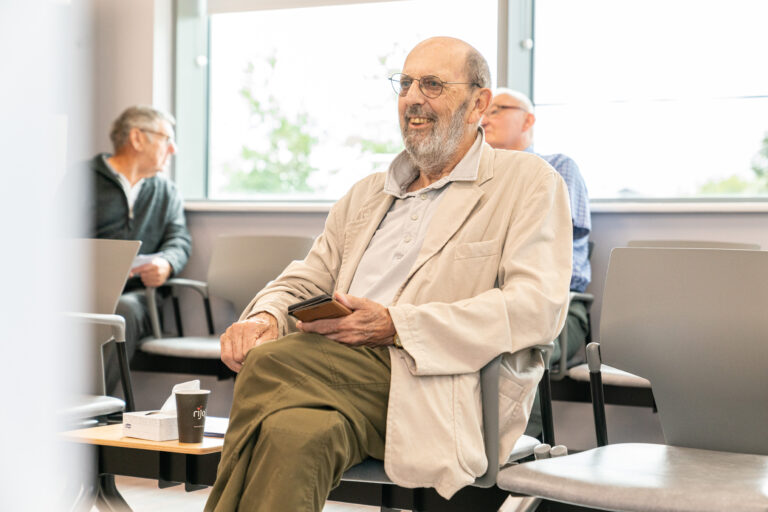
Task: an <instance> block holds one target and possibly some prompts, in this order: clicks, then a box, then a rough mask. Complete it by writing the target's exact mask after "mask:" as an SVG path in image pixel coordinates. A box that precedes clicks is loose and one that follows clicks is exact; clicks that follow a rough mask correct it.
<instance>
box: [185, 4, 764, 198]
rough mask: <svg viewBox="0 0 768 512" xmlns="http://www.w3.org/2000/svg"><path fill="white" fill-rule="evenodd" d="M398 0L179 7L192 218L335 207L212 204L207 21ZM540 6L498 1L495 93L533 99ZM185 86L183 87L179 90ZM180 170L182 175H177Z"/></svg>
mask: <svg viewBox="0 0 768 512" xmlns="http://www.w3.org/2000/svg"><path fill="white" fill-rule="evenodd" d="M389 1H395V0H207V2H206V1H205V0H175V14H176V15H175V20H174V22H175V29H174V31H173V33H174V37H175V41H174V46H175V55H174V58H175V66H174V67H175V77H174V84H175V90H174V91H173V97H174V106H175V108H174V111H175V113H176V119H177V130H176V131H177V140H178V143H179V147H181V148H184V149H183V151H181V152H180V153H179V154H178V155H176V162H175V170H177V172H174V177H175V178H176V182H177V184H178V186H179V188H180V190H181V191H182V194H183V195H184V197H185V198H186V201H185V204H186V209H187V210H189V211H248V212H325V211H328V210H329V209H330V207H331V205H332V204H333V203H334V202H335V201H334V200H316V201H312V200H309V201H307V200H295V201H285V200H275V201H271V200H264V199H258V200H257V199H253V200H219V199H211V198H209V197H208V192H209V191H208V182H209V179H208V178H209V176H208V173H209V169H208V167H209V158H208V143H209V137H208V129H209V128H208V121H209V119H208V111H209V103H208V102H209V98H208V92H209V83H210V77H209V73H210V67H209V66H208V62H209V58H210V39H209V28H210V22H209V15H210V14H215V13H224V12H245V11H254V10H265V9H278V8H298V7H312V6H330V5H340V4H355V3H368V2H389ZM535 7H536V0H498V23H497V38H498V49H497V54H498V60H497V70H498V73H497V75H498V79H497V80H498V84H497V85H498V86H499V87H509V88H512V89H516V90H519V91H522V92H524V93H525V94H527V95H528V96H529V97H531V99H534V98H533V96H532V94H533V79H534V78H533V62H534V60H533V52H534V51H535V44H534V42H535V34H534V20H535ZM182 83H183V84H184V87H179V84H182ZM179 169H183V171H182V172H178V170H179ZM590 202H591V209H592V211H594V212H607V213H609V212H638V213H678V212H679V213H689V212H768V197H765V198H763V197H756V196H744V197H726V198H716V199H713V198H703V197H702V198H648V199H644V198H601V199H591V201H590Z"/></svg>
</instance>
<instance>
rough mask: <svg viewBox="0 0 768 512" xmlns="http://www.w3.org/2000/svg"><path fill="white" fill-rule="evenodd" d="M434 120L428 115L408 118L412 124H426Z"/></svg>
mask: <svg viewBox="0 0 768 512" xmlns="http://www.w3.org/2000/svg"><path fill="white" fill-rule="evenodd" d="M431 122H432V120H431V119H429V118H427V117H410V118H408V124H410V125H411V126H424V125H426V124H428V123H431Z"/></svg>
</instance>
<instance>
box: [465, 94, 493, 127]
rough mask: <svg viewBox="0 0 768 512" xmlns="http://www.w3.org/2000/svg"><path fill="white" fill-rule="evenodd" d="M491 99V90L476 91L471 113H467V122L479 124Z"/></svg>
mask: <svg viewBox="0 0 768 512" xmlns="http://www.w3.org/2000/svg"><path fill="white" fill-rule="evenodd" d="M492 98H493V93H491V90H490V89H488V88H485V87H483V88H482V89H480V90H479V91H477V92H476V93H475V102H474V105H473V106H472V110H471V112H470V113H469V119H467V122H468V123H470V124H473V123H478V122H480V119H481V118H482V117H483V114H485V111H486V110H488V105H490V104H491V99H492Z"/></svg>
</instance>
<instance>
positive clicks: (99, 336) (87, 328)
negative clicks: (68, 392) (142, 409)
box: [57, 239, 141, 512]
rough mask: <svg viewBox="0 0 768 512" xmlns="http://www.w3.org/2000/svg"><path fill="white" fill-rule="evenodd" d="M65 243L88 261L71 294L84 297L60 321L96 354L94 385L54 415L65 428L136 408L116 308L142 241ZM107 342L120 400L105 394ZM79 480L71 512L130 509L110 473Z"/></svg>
mask: <svg viewBox="0 0 768 512" xmlns="http://www.w3.org/2000/svg"><path fill="white" fill-rule="evenodd" d="M67 245H68V247H67V248H66V251H67V252H68V253H69V254H68V256H69V258H68V260H69V261H82V259H85V260H87V261H88V264H87V265H86V268H87V271H86V272H85V276H84V283H85V284H84V286H83V289H82V291H83V293H82V295H80V294H78V293H73V294H72V297H75V298H77V297H82V299H83V300H82V301H78V302H75V303H73V304H72V305H71V309H72V311H71V312H67V313H64V314H63V315H62V317H63V318H62V322H65V323H66V325H68V326H70V327H73V328H72V329H70V330H69V331H68V332H71V333H74V334H76V335H80V336H82V337H83V338H89V339H90V340H92V341H91V343H93V349H92V352H94V353H93V354H91V357H90V358H89V359H91V360H92V361H95V362H96V363H97V364H96V368H94V370H95V371H94V372H93V373H94V375H93V377H94V380H96V381H97V384H96V388H97V389H95V390H93V392H92V393H91V394H78V395H76V396H73V397H70V398H69V400H67V401H66V402H65V404H64V407H63V408H62V409H61V410H59V411H57V416H58V419H59V421H60V422H61V423H62V425H63V426H64V427H65V428H83V427H86V426H95V425H97V424H99V423H105V422H107V421H108V417H109V416H111V415H113V414H115V413H121V412H123V411H126V410H127V411H133V410H135V406H134V398H133V388H132V384H131V374H130V370H129V368H128V359H127V355H126V350H125V320H124V319H123V317H121V316H119V315H115V314H114V312H115V309H116V307H117V302H118V300H119V298H120V295H121V293H122V291H123V287H124V286H125V282H126V280H127V279H128V274H129V272H130V269H131V266H132V263H133V259H134V258H135V256H136V254H137V253H138V251H139V246H140V245H141V242H138V241H126V240H99V239H77V240H69V241H67ZM76 258H77V259H76ZM105 328H108V332H107V330H105ZM109 341H114V342H115V343H116V348H117V356H118V363H119V365H120V378H121V382H122V386H123V395H124V397H125V400H124V401H123V400H121V399H120V398H117V397H113V396H108V395H107V394H106V387H105V383H104V357H103V346H104V345H105V344H106V343H107V342H109ZM68 476H69V477H75V478H78V477H81V475H68ZM77 485H79V486H80V488H79V490H77V491H76V494H75V495H74V505H73V506H72V508H71V510H73V511H83V512H89V511H90V510H92V509H93V506H94V505H96V506H97V507H98V508H99V510H130V509H129V508H128V505H127V504H126V503H125V501H124V500H123V499H122V497H120V494H119V493H118V492H117V489H116V487H115V481H114V476H112V475H95V474H93V475H90V476H89V477H87V478H86V479H85V481H83V482H78V483H77Z"/></svg>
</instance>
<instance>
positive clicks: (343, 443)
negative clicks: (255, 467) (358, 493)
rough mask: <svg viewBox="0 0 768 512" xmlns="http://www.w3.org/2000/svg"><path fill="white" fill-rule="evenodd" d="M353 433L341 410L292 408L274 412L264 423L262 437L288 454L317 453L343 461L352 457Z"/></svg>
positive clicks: (262, 439)
mask: <svg viewBox="0 0 768 512" xmlns="http://www.w3.org/2000/svg"><path fill="white" fill-rule="evenodd" d="M349 435H350V426H349V423H348V422H347V420H346V419H345V418H344V416H342V415H341V414H340V413H339V412H338V411H334V410H328V409H311V408H292V409H283V410H281V411H277V412H275V413H273V414H270V415H269V416H268V417H267V418H266V419H265V420H264V422H263V423H262V425H261V433H260V434H259V438H260V439H259V441H260V442H262V443H266V444H268V445H269V447H270V450H272V451H277V452H280V453H281V454H282V456H284V457H302V456H303V457H306V456H307V455H311V454H314V455H313V456H322V455H325V456H326V457H330V458H331V459H334V460H336V459H338V460H339V462H341V460H342V459H343V460H346V459H347V458H348V454H349V446H350V439H349ZM304 460H306V459H304Z"/></svg>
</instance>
